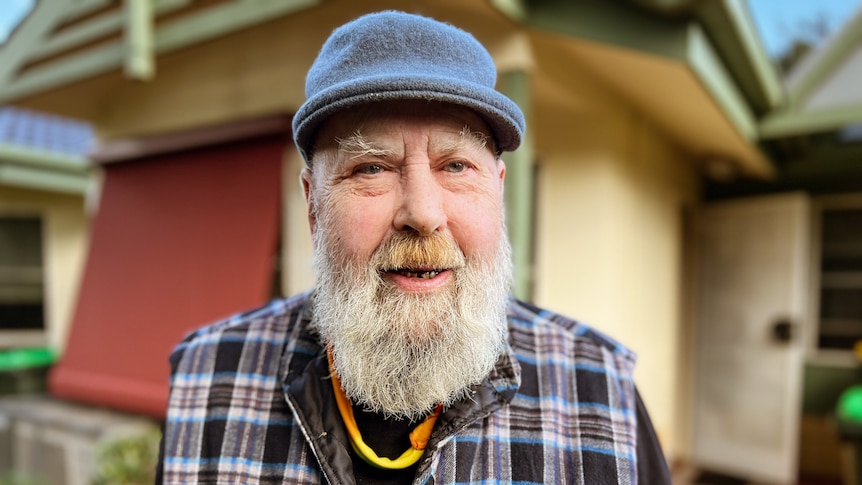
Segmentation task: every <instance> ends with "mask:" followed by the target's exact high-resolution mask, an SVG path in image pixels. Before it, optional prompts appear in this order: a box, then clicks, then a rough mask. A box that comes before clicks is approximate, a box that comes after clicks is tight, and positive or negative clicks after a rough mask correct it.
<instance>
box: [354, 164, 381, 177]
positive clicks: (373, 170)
mask: <svg viewBox="0 0 862 485" xmlns="http://www.w3.org/2000/svg"><path fill="white" fill-rule="evenodd" d="M382 171H383V166H382V165H374V164H373V165H363V166H361V167H359V168H357V169H356V173H361V174H363V175H374V174H378V173H380V172H382Z"/></svg>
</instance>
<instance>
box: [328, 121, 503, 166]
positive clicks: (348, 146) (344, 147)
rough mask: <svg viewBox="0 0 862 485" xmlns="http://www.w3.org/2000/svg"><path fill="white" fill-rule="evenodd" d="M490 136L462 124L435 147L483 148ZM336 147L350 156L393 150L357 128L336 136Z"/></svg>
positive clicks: (452, 150) (450, 150)
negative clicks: (452, 138) (450, 139)
mask: <svg viewBox="0 0 862 485" xmlns="http://www.w3.org/2000/svg"><path fill="white" fill-rule="evenodd" d="M489 138H490V137H489V136H488V135H486V134H485V133H482V132H481V131H473V130H472V129H471V128H470V126H469V125H464V127H463V128H461V131H460V132H458V138H457V139H455V140H453V141H449V140H447V141H445V142H442V143H440V144H439V146H438V147H437V149H438V150H440V151H441V152H443V153H447V154H451V153H456V152H458V151H460V150H463V149H474V150H483V149H485V147H487V146H488V139H489ZM335 141H336V143H338V148H339V150H341V151H342V152H345V153H347V154H349V155H350V158H360V157H365V156H373V157H388V156H390V155H392V154H393V153H394V152H393V150H390V149H388V148H383V147H380V146H378V145H376V144H375V143H374V142H373V141H372V140H369V139H368V138H366V137H365V136H364V135H363V134H362V133H361V132H360V131H359V130H356V131H354V132H353V133H351V134H350V135H349V136H346V137H344V138H336V139H335Z"/></svg>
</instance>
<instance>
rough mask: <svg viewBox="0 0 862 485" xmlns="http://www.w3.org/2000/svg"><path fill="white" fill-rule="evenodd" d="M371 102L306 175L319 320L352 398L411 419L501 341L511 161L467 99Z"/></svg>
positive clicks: (470, 375)
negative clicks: (502, 156) (507, 163)
mask: <svg viewBox="0 0 862 485" xmlns="http://www.w3.org/2000/svg"><path fill="white" fill-rule="evenodd" d="M374 108H375V110H374V111H372V110H371V109H367V110H365V111H364V112H361V113H355V112H354V113H347V114H343V115H342V114H340V115H338V117H337V119H334V120H332V121H330V122H329V123H328V124H327V125H326V126H325V127H324V129H323V130H322V131H321V134H320V135H319V137H318V144H317V146H316V148H315V158H314V160H313V170H312V171H305V172H304V173H303V176H302V181H303V185H304V187H305V190H306V196H307V199H308V204H309V220H310V223H311V228H312V235H313V239H314V245H315V265H316V269H317V271H318V285H317V294H316V301H315V320H316V325H317V327H318V328H319V330H320V332H321V334H322V336H323V337H324V338H325V339H326V340H327V342H328V344H329V345H330V346H331V348H332V349H333V351H334V353H335V367H336V370H337V372H338V373H339V376H340V377H341V381H342V385H343V386H344V388H345V391H346V392H347V393H348V395H349V396H350V397H351V398H352V399H354V400H356V401H359V402H362V403H364V404H365V405H366V406H367V407H368V408H370V409H372V410H375V411H380V412H384V413H387V414H393V415H399V416H405V417H409V418H414V417H418V416H420V415H421V414H422V413H423V412H424V411H426V410H427V408H428V407H431V406H433V405H434V404H436V403H437V402H444V403H450V402H451V401H453V400H455V399H457V398H459V397H461V396H462V395H463V394H464V393H465V392H466V388H467V386H469V385H470V384H473V383H475V382H478V381H479V380H481V379H482V378H483V377H484V376H485V375H486V374H487V373H488V372H489V371H490V369H491V367H492V366H493V363H494V362H495V360H496V358H497V356H498V354H499V352H500V350H501V349H502V346H503V342H504V340H505V334H506V330H505V328H506V326H505V306H506V305H505V303H506V295H507V292H508V288H509V284H510V280H511V263H510V249H509V246H508V241H507V240H506V238H505V230H504V224H503V202H502V201H503V177H504V174H505V167H504V164H503V162H502V161H500V160H498V159H497V158H496V157H495V156H494V153H493V146H492V141H491V138H490V136H489V135H488V131H487V128H486V126H485V124H484V123H483V122H482V121H481V119H480V118H479V117H478V116H476V115H475V114H474V113H472V112H471V111H469V110H466V109H463V108H457V107H453V106H449V105H443V104H439V103H425V102H422V103H417V102H410V103H398V104H391V103H387V104H386V105H380V106H375V107H374Z"/></svg>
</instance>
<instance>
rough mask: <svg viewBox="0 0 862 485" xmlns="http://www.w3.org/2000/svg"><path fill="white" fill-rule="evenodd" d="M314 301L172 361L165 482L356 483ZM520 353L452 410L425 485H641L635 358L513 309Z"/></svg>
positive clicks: (203, 336) (442, 423)
mask: <svg viewBox="0 0 862 485" xmlns="http://www.w3.org/2000/svg"><path fill="white" fill-rule="evenodd" d="M311 297H312V296H311V295H310V294H308V293H306V294H301V295H297V296H294V297H292V298H289V299H286V300H279V301H276V302H273V303H271V304H270V305H268V306H266V307H263V308H261V309H258V310H255V311H253V312H250V313H246V314H242V315H238V316H236V317H233V318H231V319H228V320H225V321H223V322H220V323H217V324H214V325H211V326H209V327H205V328H203V329H201V330H199V331H197V332H195V333H193V334H192V335H190V336H189V337H188V338H186V339H185V340H184V341H183V342H182V343H181V344H180V345H179V346H178V347H177V348H176V350H175V352H174V353H173V355H172V356H171V369H172V377H171V395H170V402H169V409H168V415H167V420H166V424H165V435H164V440H163V444H162V446H163V449H162V457H163V458H162V464H161V466H160V468H162V469H161V470H160V471H161V472H162V476H161V478H162V479H163V481H164V483H249V484H255V483H289V484H299V483H302V484H314V483H339V484H341V483H346V484H349V483H353V482H354V479H353V476H352V471H351V470H352V468H351V461H350V452H349V451H348V448H349V444H347V439H346V435H345V433H344V430H343V425H342V424H341V421H340V417H339V416H338V412H337V410H336V408H335V405H334V401H333V397H332V395H331V394H332V392H331V388H330V387H328V386H330V383H329V381H328V380H326V377H327V374H328V370H327V368H326V362H325V355H324V354H325V353H324V352H323V349H322V348H321V345H320V342H319V341H318V338H317V336H316V335H315V334H314V333H313V332H312V331H311V330H309V328H308V327H309V326H308V323H309V321H310V319H311V318H312V315H311V314H310V313H311V312H310V310H309V308H310V305H309V304H308V303H309V298H311ZM509 343H510V348H509V349H508V351H507V353H506V354H505V355H502V356H501V357H500V359H499V361H498V363H497V367H496V369H495V370H494V371H493V372H492V374H491V375H489V377H488V379H486V381H485V382H483V383H482V384H480V385H477V386H475V387H474V389H473V394H472V397H471V399H466V400H465V401H464V402H461V403H458V404H456V405H455V406H453V407H452V408H449V409H446V410H444V412H443V414H442V415H441V416H440V418H439V419H438V422H437V425H436V427H435V429H434V432H433V434H432V436H431V441H430V443H429V446H428V450H427V451H426V453H425V456H424V457H423V458H422V460H421V461H420V462H419V466H418V470H417V472H416V480H415V482H414V483H434V484H490V483H495V484H519V485H525V484H560V483H571V484H584V485H587V484H588V485H594V484H614V483H619V484H629V485H634V484H636V483H637V470H638V468H637V463H636V455H637V453H636V443H637V432H636V430H637V429H638V423H637V418H636V411H635V409H636V402H637V399H638V398H637V397H636V393H635V387H634V384H633V382H632V379H631V371H632V368H633V365H634V356H633V355H632V353H631V352H629V351H628V350H626V349H625V348H624V347H622V346H620V345H619V344H617V343H615V342H614V341H612V340H610V339H608V338H607V337H604V336H602V335H601V334H599V333H598V332H596V331H594V330H592V329H590V328H589V327H586V326H584V325H582V324H579V323H577V322H574V321H572V320H569V319H566V318H565V317H562V316H560V315H557V314H554V313H551V312H547V311H543V310H541V309H539V308H536V307H534V306H531V305H528V304H525V303H522V302H519V301H516V300H511V301H510V305H509Z"/></svg>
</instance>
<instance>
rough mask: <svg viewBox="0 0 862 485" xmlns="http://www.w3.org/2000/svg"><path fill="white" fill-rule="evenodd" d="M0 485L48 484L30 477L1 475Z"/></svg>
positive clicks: (14, 474)
mask: <svg viewBox="0 0 862 485" xmlns="http://www.w3.org/2000/svg"><path fill="white" fill-rule="evenodd" d="M0 485H46V483H45V482H44V481H42V480H39V479H37V478H35V477H32V476H29V475H24V474H20V473H4V474H2V475H0Z"/></svg>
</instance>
